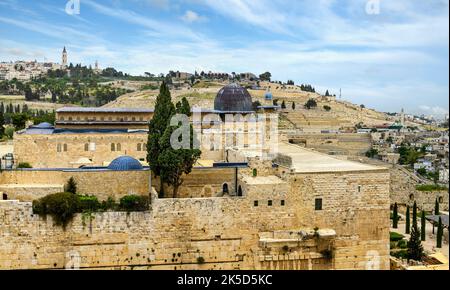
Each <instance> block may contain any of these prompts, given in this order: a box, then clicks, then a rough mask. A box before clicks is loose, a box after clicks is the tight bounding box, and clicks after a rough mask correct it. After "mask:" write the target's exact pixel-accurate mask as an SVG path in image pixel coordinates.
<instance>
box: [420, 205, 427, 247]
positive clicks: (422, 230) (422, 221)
mask: <svg viewBox="0 0 450 290" xmlns="http://www.w3.org/2000/svg"><path fill="white" fill-rule="evenodd" d="M420 239H421V240H422V241H425V239H426V220H425V211H423V210H422V217H421V218H420Z"/></svg>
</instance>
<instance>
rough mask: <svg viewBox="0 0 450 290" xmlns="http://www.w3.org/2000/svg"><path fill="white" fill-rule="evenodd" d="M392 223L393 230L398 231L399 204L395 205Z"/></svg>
mask: <svg viewBox="0 0 450 290" xmlns="http://www.w3.org/2000/svg"><path fill="white" fill-rule="evenodd" d="M392 223H393V226H392V227H393V228H394V229H397V228H398V206H397V203H395V204H394V213H393V216H392Z"/></svg>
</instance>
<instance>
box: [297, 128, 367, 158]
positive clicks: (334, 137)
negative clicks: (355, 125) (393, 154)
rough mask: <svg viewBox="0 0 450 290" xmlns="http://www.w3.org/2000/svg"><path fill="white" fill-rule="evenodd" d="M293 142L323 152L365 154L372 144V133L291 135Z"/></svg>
mask: <svg viewBox="0 0 450 290" xmlns="http://www.w3.org/2000/svg"><path fill="white" fill-rule="evenodd" d="M289 139H290V141H291V142H292V143H293V144H299V145H303V146H305V147H306V148H312V149H315V150H317V151H319V152H323V153H327V154H328V153H335V154H342V155H364V154H365V153H366V152H367V151H368V150H369V149H371V146H372V138H371V136H370V134H356V133H355V134H350V133H345V134H344V133H340V134H306V133H305V134H300V135H297V136H290V137H289Z"/></svg>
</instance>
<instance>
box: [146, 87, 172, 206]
mask: <svg viewBox="0 0 450 290" xmlns="http://www.w3.org/2000/svg"><path fill="white" fill-rule="evenodd" d="M174 113H175V106H174V105H173V103H172V99H171V95H170V90H169V87H168V86H167V84H166V83H165V82H163V83H162V84H161V87H160V90H159V95H158V97H157V99H156V106H155V113H154V115H153V118H152V120H151V121H150V123H149V126H148V127H149V132H148V142H147V161H148V163H149V164H150V166H151V168H152V172H153V173H154V174H155V175H156V176H158V177H160V193H159V196H160V197H164V186H163V185H164V181H163V179H162V178H161V165H162V164H160V163H159V159H160V155H161V153H162V152H163V150H164V148H161V146H160V139H162V137H163V135H164V132H166V129H167V127H168V126H169V123H170V119H171V118H172V116H173V115H174Z"/></svg>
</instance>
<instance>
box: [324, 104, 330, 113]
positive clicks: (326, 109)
mask: <svg viewBox="0 0 450 290" xmlns="http://www.w3.org/2000/svg"><path fill="white" fill-rule="evenodd" d="M323 109H324V110H325V111H327V112H329V111H331V107H330V106H328V105H325V106H323Z"/></svg>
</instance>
